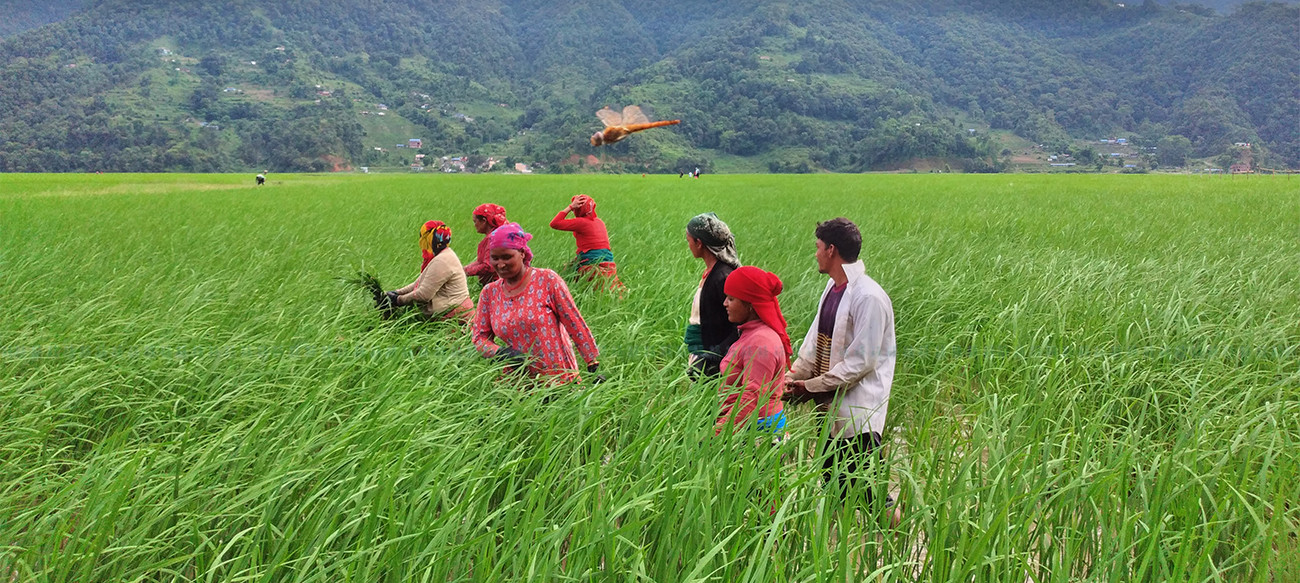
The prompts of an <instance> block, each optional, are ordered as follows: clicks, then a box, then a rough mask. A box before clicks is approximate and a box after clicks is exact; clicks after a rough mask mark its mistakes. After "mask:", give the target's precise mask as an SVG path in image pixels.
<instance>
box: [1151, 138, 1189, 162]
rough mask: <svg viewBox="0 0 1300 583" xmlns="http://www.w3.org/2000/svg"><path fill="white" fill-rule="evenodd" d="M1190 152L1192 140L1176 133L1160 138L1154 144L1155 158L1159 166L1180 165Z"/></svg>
mask: <svg viewBox="0 0 1300 583" xmlns="http://www.w3.org/2000/svg"><path fill="white" fill-rule="evenodd" d="M1191 153H1192V141H1191V140H1189V139H1187V138H1186V137H1185V136H1180V135H1178V134H1174V135H1172V136H1165V137H1164V138H1161V140H1160V142H1159V143H1158V145H1157V146H1156V160H1158V161H1159V162H1160V165H1161V166H1182V165H1184V164H1186V163H1187V155H1188V154H1191Z"/></svg>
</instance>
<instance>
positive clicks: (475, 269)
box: [465, 237, 497, 284]
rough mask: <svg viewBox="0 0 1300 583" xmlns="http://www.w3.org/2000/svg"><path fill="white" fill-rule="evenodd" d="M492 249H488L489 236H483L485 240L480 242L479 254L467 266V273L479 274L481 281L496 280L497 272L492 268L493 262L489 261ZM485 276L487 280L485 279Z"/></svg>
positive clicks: (471, 274)
mask: <svg viewBox="0 0 1300 583" xmlns="http://www.w3.org/2000/svg"><path fill="white" fill-rule="evenodd" d="M490 251H491V250H490V249H488V238H487V237H483V240H482V241H479V242H478V255H477V256H476V257H475V259H474V262H473V263H470V264H469V265H466V266H465V275H469V276H478V278H479V280H480V282H481V283H485V284H486V283H487V282H490V281H492V280H495V279H496V278H497V272H496V271H494V270H493V269H492V264H491V263H489V261H490V260H491V258H490ZM485 278H486V281H483V280H484V279H485Z"/></svg>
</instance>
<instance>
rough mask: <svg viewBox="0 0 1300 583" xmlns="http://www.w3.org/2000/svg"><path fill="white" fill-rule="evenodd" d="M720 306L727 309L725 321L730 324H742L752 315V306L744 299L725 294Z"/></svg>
mask: <svg viewBox="0 0 1300 583" xmlns="http://www.w3.org/2000/svg"><path fill="white" fill-rule="evenodd" d="M722 307H724V308H726V309H727V321H729V322H731V323H732V324H744V323H745V322H748V321H749V319H750V318H753V317H754V307H753V306H751V305H749V302H746V301H745V300H738V299H736V298H733V297H731V296H727V297H726V299H724V300H722Z"/></svg>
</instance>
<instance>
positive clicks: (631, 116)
mask: <svg viewBox="0 0 1300 583" xmlns="http://www.w3.org/2000/svg"><path fill="white" fill-rule="evenodd" d="M638 123H650V118H648V117H646V116H645V113H643V112H642V111H641V108H640V107H638V106H635V105H629V106H627V107H624V108H623V124H624V125H633V124H638Z"/></svg>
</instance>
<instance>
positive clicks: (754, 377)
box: [717, 320, 786, 432]
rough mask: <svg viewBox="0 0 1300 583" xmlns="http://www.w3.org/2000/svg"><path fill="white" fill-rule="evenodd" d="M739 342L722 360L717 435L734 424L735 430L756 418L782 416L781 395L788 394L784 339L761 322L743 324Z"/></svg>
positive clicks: (740, 328) (740, 327)
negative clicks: (751, 418) (755, 415)
mask: <svg viewBox="0 0 1300 583" xmlns="http://www.w3.org/2000/svg"><path fill="white" fill-rule="evenodd" d="M738 329H739V330H740V339H739V340H737V341H736V343H735V344H732V345H731V349H730V350H727V356H726V357H725V358H723V359H722V372H723V374H725V375H727V380H726V382H724V383H722V386H721V387H719V389H718V390H719V391H721V392H722V393H723V394H724V395H725V397H724V398H723V400H722V413H721V414H719V415H718V421H717V427H718V431H719V432H721V431H722V427H723V426H724V425H725V424H727V423H728V422H730V421H731V416H732V414H733V412H734V414H735V416H736V420H735V424H736V427H740V426H741V425H743V424H744V422H745V421H746V420H748V419H749V418H750V417H751V416H753V415H754V414H757V415H758V416H759V417H771V416H773V415H776V414H777V413H780V412H781V409H782V404H781V395H782V394H783V393H784V392H785V362H786V358H785V345H784V344H783V343H782V342H781V337H780V336H779V335H777V333H776V330H773V329H772V328H771V327H770V326H768V325H767V324H764V323H763V322H762V321H761V320H752V321H749V322H745V323H744V324H741V325H740V326H739V327H738Z"/></svg>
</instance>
